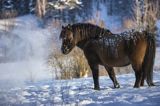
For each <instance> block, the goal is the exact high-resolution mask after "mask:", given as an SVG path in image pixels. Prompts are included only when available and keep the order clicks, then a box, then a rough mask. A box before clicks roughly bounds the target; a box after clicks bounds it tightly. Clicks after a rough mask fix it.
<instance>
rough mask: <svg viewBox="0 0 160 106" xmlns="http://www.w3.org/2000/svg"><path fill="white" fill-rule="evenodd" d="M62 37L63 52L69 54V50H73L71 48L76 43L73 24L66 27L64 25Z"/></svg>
mask: <svg viewBox="0 0 160 106" xmlns="http://www.w3.org/2000/svg"><path fill="white" fill-rule="evenodd" d="M60 39H62V46H61V51H62V53H63V54H68V53H69V52H71V50H72V49H73V48H74V47H75V45H76V44H75V40H74V36H73V31H72V26H71V25H67V26H66V27H64V26H62V31H61V34H60Z"/></svg>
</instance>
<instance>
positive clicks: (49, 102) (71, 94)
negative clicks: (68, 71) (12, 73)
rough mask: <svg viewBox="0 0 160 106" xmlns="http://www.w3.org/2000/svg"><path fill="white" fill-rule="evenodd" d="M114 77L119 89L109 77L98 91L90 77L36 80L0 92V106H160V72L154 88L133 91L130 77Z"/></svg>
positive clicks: (104, 79)
mask: <svg viewBox="0 0 160 106" xmlns="http://www.w3.org/2000/svg"><path fill="white" fill-rule="evenodd" d="M117 78H118V81H119V83H120V84H121V88H119V89H114V88H113V85H112V82H111V80H110V79H109V78H108V77H100V86H101V90H100V91H95V90H93V81H92V78H82V79H72V80H55V81H51V80H50V81H49V80H46V81H42V82H41V81H39V82H37V83H32V84H27V85H26V86H24V87H23V88H19V87H16V88H12V89H10V90H7V91H5V90H4V91H0V106H61V105H63V106H75V105H76V106H84V105H87V106H97V105H98V106H103V105H104V106H106V105H107V106H159V104H160V79H159V78H160V72H155V73H154V82H155V83H156V85H157V86H154V87H148V86H147V85H146V84H145V86H144V87H141V88H133V84H134V80H135V78H134V75H133V74H124V75H119V76H117Z"/></svg>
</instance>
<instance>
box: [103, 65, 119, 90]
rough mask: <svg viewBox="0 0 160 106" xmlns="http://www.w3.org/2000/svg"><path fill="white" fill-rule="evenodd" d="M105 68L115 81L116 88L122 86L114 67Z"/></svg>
mask: <svg viewBox="0 0 160 106" xmlns="http://www.w3.org/2000/svg"><path fill="white" fill-rule="evenodd" d="M105 69H106V70H107V72H108V75H109V77H110V79H111V80H112V81H113V84H114V88H120V85H119V83H118V81H117V79H116V76H115V72H114V69H113V67H108V66H105Z"/></svg>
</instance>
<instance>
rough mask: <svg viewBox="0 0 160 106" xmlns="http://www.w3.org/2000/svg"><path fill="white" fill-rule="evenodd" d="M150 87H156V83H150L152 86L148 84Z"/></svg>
mask: <svg viewBox="0 0 160 106" xmlns="http://www.w3.org/2000/svg"><path fill="white" fill-rule="evenodd" d="M148 85H149V86H156V85H155V84H154V83H150V84H148Z"/></svg>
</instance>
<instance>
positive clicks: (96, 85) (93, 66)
mask: <svg viewBox="0 0 160 106" xmlns="http://www.w3.org/2000/svg"><path fill="white" fill-rule="evenodd" d="M89 65H90V68H91V70H92V75H93V81H94V89H95V90H100V87H99V70H98V64H89Z"/></svg>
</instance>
